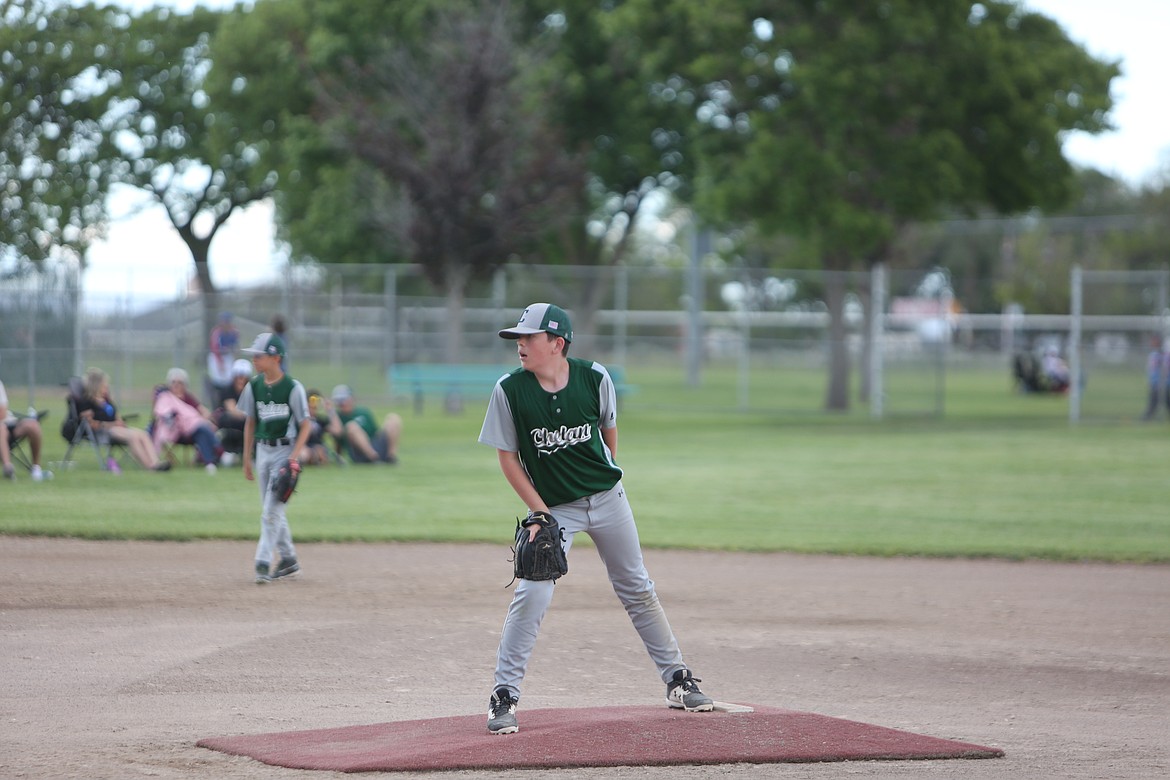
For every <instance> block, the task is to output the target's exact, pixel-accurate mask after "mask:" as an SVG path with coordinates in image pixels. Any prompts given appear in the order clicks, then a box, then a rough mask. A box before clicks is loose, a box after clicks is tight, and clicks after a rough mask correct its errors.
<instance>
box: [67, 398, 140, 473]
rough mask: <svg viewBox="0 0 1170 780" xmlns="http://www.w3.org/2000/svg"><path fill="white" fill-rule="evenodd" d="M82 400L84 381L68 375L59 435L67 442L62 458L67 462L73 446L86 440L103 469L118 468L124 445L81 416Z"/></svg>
mask: <svg viewBox="0 0 1170 780" xmlns="http://www.w3.org/2000/svg"><path fill="white" fill-rule="evenodd" d="M84 400H85V383H84V382H82V380H81V377H79V376H74V377H70V378H69V392H68V394H67V395H66V396H65V410H66V414H65V421H64V422H62V423H61V437H62V438H64V439H65V441H67V442H69V446H68V447H67V448H66V450H65V457H64V458H62V460H63V461H65V462H69V461H70V459H71V456H72V455H73V450H74V448H75V447H77V446H78V445H80V444H85V443H87V442H88V443H89V444H90V445H91V446H92V447H93V451H94V454H95V455H96V456H97V459H98V464H99V465H100V466H101V467H102V468H103V469H105V470H107V471H112V470H114V468H115V467H117V469H119V470H120V469H121V465H120V463H121V459H122V456H123V455H124V454H125V453H126V445H124V444H120V443H118V442H114V441H111V440H110V436H109V434H108V433H105V432H104V431H98V430H96V429H95V428H94V426H93V423H92V422H91V421H90V420H89V419H87V418H85V417H82V416H81V411H80V407H81V403H82V401H84ZM123 419H126V418H125V417H124V418H123ZM115 453H117V454H116V455H115Z"/></svg>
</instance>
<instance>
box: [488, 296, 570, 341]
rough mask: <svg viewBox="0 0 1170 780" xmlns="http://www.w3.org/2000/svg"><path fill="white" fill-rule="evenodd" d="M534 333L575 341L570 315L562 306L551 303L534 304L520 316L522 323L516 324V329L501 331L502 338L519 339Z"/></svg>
mask: <svg viewBox="0 0 1170 780" xmlns="http://www.w3.org/2000/svg"><path fill="white" fill-rule="evenodd" d="M533 333H551V334H552V335H554V336H560V337H561V338H563V339H564V340H565V341H569V342H571V341H572V340H573V325H572V323H570V322H569V315H568V314H566V313H565V310H564V309H562V308H561V307H560V306H557V305H555V304H551V303H534V304H532V305H530V306H529V307H528V308H527V309H525V310H524V313H523V314H521V315H520V321H519V322H517V323H516V327H514V328H504V329H503V330H501V331H500V338H502V339H518V338H520V337H521V336H529V335H532V334H533Z"/></svg>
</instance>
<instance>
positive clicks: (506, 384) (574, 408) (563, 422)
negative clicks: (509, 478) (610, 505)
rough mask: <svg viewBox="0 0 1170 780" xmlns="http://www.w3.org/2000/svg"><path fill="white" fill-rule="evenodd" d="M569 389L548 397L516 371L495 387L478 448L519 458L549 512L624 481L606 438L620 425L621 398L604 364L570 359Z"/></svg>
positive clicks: (532, 378) (530, 377) (531, 376)
mask: <svg viewBox="0 0 1170 780" xmlns="http://www.w3.org/2000/svg"><path fill="white" fill-rule="evenodd" d="M568 361H569V382H568V384H567V385H565V387H564V388H563V389H561V390H558V391H556V392H554V393H550V392H549V391H547V390H545V389H544V388H543V387H541V386H540V382H539V381H538V380H537V378H536V376H535V375H534V374H532V373H531V372H530V371H526V370H525V369H523V368H518V369H516V370H515V371H512V372H511V373H509V374H505V375H504V376H503V377H501V378H500V380H499V381H498V382H497V383H496V386H495V389H494V390H493V391H492V397H491V400H490V401H488V410H487V415H486V416H485V417H484V421H483V428H482V429H481V430H480V433H479V441H480V442H482V443H484V444H487V445H489V446H492V447H495V448H496V449H499V450H505V451H507V452H517V453H519V454H520V461H521V462H522V463H523V464H524V468H525V470H526V471H527V472H528V476H529V478H530V479H531V480H532V484H533V485H534V486H535V487H536V492H538V493H540V497H541V498H543V499H544V501H545V503H546V504H548V505H549V506H550V507H551V506H556V505H557V504H564V503H568V502H569V501H575V500H577V499H579V498H584V497H585V496H591V495H593V494H594V493H600V492H602V491H604V490H609V489H610V488H612V487H613V486H614V485H616V484H617V482H618V480H620V479H621V477H622V470H621V468H620V467H619V466H618V465H617V463H615V462H614V459H613V454H612V453H611V452H610V451H609V447H607V446H605V441H604V440H603V439H602V438H601V429H602V428H613V427H615V426H616V425H617V394H616V392H615V391H614V386H613V380H612V379H611V378H610V376H609V372H608V371H606V370H605V367H604V366H602V365H601V364H600V363H594V362H591V361H588V360H582V359H580V358H568Z"/></svg>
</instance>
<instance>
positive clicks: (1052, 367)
mask: <svg viewBox="0 0 1170 780" xmlns="http://www.w3.org/2000/svg"><path fill="white" fill-rule="evenodd" d="M1042 366H1043V368H1044V379H1045V381H1046V382H1047V384H1048V387H1049V388H1051V389H1052V390H1053V391H1054V392H1058V393H1059V392H1063V391H1065V390H1067V389H1068V385H1069V369H1068V364H1067V363H1065V362H1064V358H1062V357H1061V356H1060V353H1059V352H1057V351H1056V349H1055V348H1053V347H1049V348H1048V349H1046V350H1044V360H1043V361H1042Z"/></svg>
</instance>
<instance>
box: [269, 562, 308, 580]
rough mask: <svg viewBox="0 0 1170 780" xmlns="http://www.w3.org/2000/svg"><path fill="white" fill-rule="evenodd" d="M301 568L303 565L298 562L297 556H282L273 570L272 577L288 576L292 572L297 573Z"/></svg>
mask: <svg viewBox="0 0 1170 780" xmlns="http://www.w3.org/2000/svg"><path fill="white" fill-rule="evenodd" d="M300 570H301V565H300V564H299V563H297V559H296V557H292V558H281V559H280V563H278V564H276V568H274V569H273V570H272V579H274V580H275V579H279V578H280V577H287V576H289V575H290V574H296V573H297V572H298V571H300Z"/></svg>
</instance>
